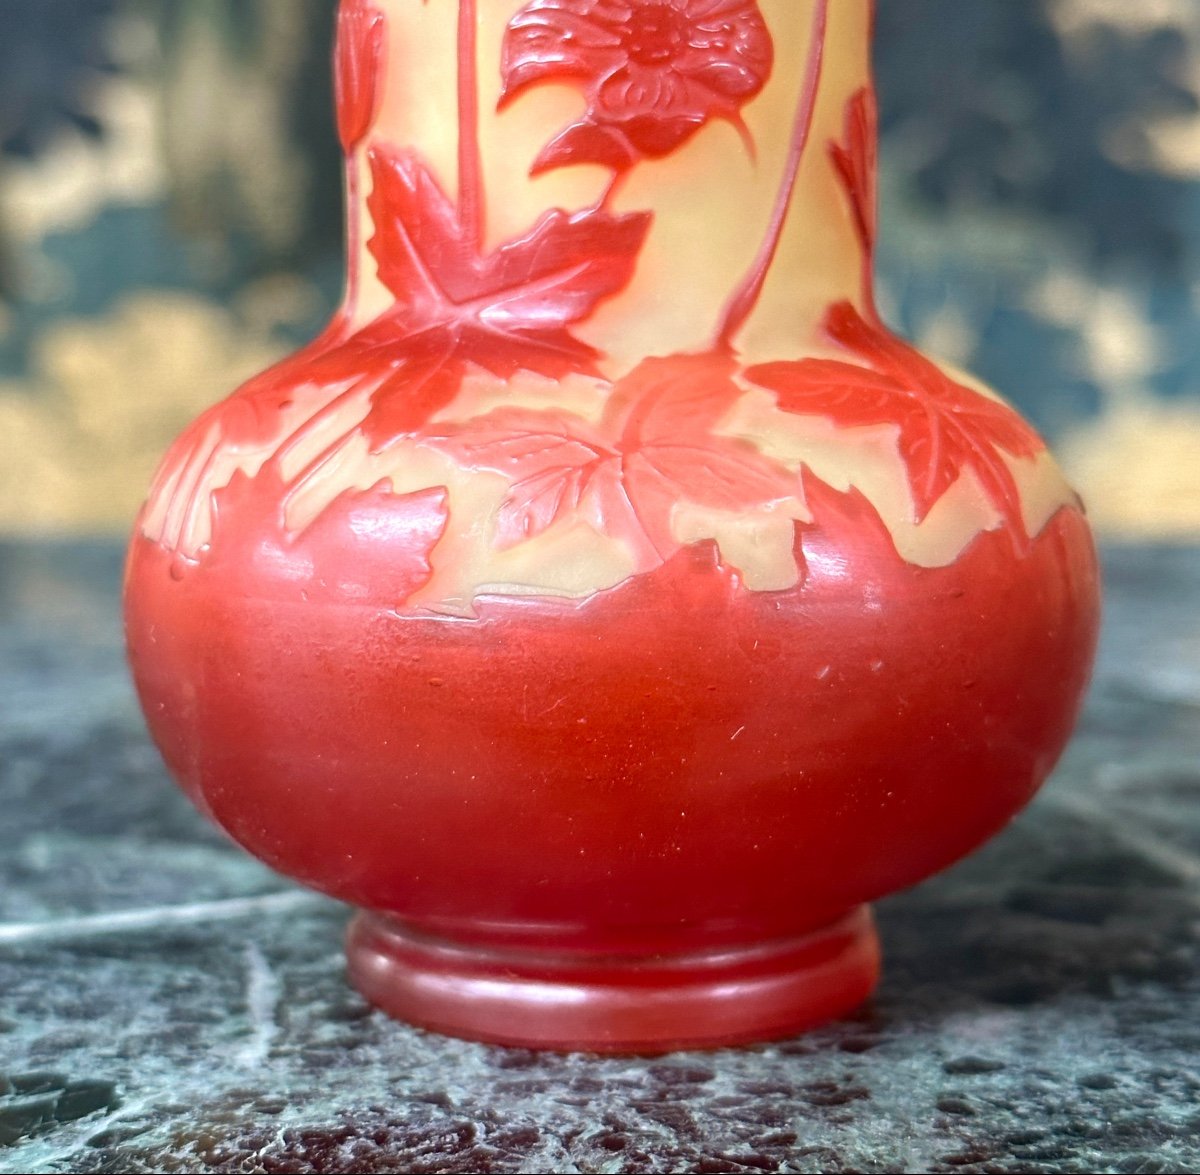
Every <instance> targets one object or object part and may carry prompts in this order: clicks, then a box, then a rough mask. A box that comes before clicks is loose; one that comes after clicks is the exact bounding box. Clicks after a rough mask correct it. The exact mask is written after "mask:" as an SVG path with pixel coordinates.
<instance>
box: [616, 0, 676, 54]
mask: <svg viewBox="0 0 1200 1175" xmlns="http://www.w3.org/2000/svg"><path fill="white" fill-rule="evenodd" d="M687 37H688V29H687V24H686V22H685V20H684V18H683V15H682V14H681V13H680V11H679V9H678V8H676V7H675V6H674V5H673V4H639V5H638V6H637V7H636V8H635V9H634V10H633V13H632V15H631V16H630V18H629V24H628V25H627V26H626V27H625V34H624V41H625V48H626V51H627V52H628V53H629V56H630V57H631V58H632V59H633V60H634V61H636V62H639V63H640V64H642V65H665V64H666V63H668V62H670V61H671V60H672V59H673V58H675V57H677V56H678V54H679V51H680V49H682V48H683V47H684V45H685V44H687Z"/></svg>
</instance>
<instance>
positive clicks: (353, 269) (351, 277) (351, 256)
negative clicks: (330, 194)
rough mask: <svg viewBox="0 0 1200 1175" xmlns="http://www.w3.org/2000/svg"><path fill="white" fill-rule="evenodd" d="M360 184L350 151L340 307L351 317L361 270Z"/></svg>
mask: <svg viewBox="0 0 1200 1175" xmlns="http://www.w3.org/2000/svg"><path fill="white" fill-rule="evenodd" d="M359 189H360V184H359V178H358V159H357V157H356V155H355V153H354V152H353V151H352V152H350V154H348V155H347V156H346V290H345V293H344V294H343V302H342V308H343V310H344V311H345V312H346V315H347V317H349V318H353V317H354V311H355V310H356V308H357V306H358V293H359V285H360V282H361V270H362V241H361V240H359V237H360V236H361V235H362V209H361V208H360V207H359V196H360V195H361V192H360V190H359Z"/></svg>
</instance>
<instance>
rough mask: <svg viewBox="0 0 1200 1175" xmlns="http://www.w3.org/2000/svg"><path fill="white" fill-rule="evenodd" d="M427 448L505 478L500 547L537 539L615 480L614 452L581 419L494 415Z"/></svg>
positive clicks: (513, 411) (520, 412)
mask: <svg viewBox="0 0 1200 1175" xmlns="http://www.w3.org/2000/svg"><path fill="white" fill-rule="evenodd" d="M426 443H428V444H431V445H433V446H434V447H435V448H438V449H441V450H442V451H444V452H446V453H448V454H449V455H450V456H451V457H453V458H454V460H455V461H457V462H458V463H459V464H460V465H462V466H464V467H466V468H468V469H490V470H492V471H493V472H495V473H500V474H503V475H504V476H505V477H507V478H508V479H509V483H510V484H509V489H508V493H507V494H506V495H505V498H504V501H503V503H502V504H501V506H500V513H499V517H498V519H497V525H496V543H497V546H499V547H502V548H503V547H511V546H514V545H515V544H516V543H519V542H523V541H524V540H525V539H530V538H534V537H535V536H537V535H539V534H541V533H542V532H543V531H544V530H546V529H548V528H549V527H550V526H551V525H553V524H554V523H555V522H556V521H558V519H559V518H562V517H563V516H565V515H567V514H570V513H572V512H574V511H577V510H579V509H580V508H581V507H582V506H583V505H584V502H585V500H586V499H587V497H588V495H589V494H595V493H598V492H599V491H600V489H601V487H602V485H603V484H605V483H608V488H610V489H611V488H612V485H611V483H612V482H613V481H614V479H616V478H617V477H619V469H618V459H619V454H618V453H617V452H616V450H614V449H613V448H612V447H611V445H610V444H609V443H608V442H607V441H606V440H605V439H604V438H603V437H602V436H601V435H600V434H599V433H597V432H596V431H595V430H593V429H592V428H591V427H590V426H589V425H588V424H587V422H586V421H585V420H583V419H582V417H578V416H573V415H571V414H570V413H566V412H558V411H552V412H537V411H532V410H529V409H524V408H499V409H497V410H496V411H495V412H490V413H488V415H486V416H484V417H481V418H480V419H478V420H475V421H472V422H471V423H469V424H466V425H461V426H457V427H455V428H453V429H450V430H448V431H446V432H445V433H442V434H440V435H438V436H435V437H432V438H430V439H429V440H428V441H427V442H426Z"/></svg>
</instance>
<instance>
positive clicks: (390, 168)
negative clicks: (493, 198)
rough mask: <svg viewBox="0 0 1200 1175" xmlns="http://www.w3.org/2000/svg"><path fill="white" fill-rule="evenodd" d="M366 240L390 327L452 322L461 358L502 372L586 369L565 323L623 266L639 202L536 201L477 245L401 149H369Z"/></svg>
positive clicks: (588, 309)
mask: <svg viewBox="0 0 1200 1175" xmlns="http://www.w3.org/2000/svg"><path fill="white" fill-rule="evenodd" d="M369 158H370V161H371V169H372V174H373V176H374V181H375V183H374V190H373V192H372V194H371V196H370V199H369V201H368V203H369V206H370V209H371V215H372V217H373V218H374V222H375V234H374V236H372V238H371V240H370V241H369V242H368V244H369V247H370V250H371V252H372V254H373V255H374V257H375V259H376V261H377V262H378V266H379V277H380V280H381V281H382V282H383V283H384V284H385V285H386V286H387V287H388V288H389V289H390V290H391V291H392V292H393V293H394V294H395V295H396V301H397V306H396V309H395V310H393V311H389V312H388V315H387V316H386V317H387V319H388V320H389V321H391V322H392V323H393V325H394V326H395V328H396V330H397V333H398V334H401V335H412V334H416V333H418V332H421V331H427V330H431V329H434V328H443V329H446V330H448V331H449V332H451V333H452V334H453V335H454V337H455V338H456V339H458V340H459V342H460V343H461V344H462V352H463V354H464V357H466V358H470V359H472V360H474V361H475V362H477V363H479V364H480V365H481V366H483V367H486V368H487V369H488V370H489V371H492V372H493V373H495V374H496V375H499V376H502V377H507V376H509V375H511V374H512V373H513V372H514V371H516V370H519V369H522V368H524V369H527V370H532V371H537V372H539V373H542V374H545V375H548V376H551V377H559V378H560V377H561V376H563V375H566V374H567V373H569V372H571V371H591V370H593V360H594V358H595V352H594V351H593V350H592V348H590V347H589V346H587V345H586V344H585V343H582V342H580V341H579V340H578V339H576V338H574V336H572V335H571V334H570V332H569V331H568V330H567V327H568V326H569V325H570V324H571V323H575V322H579V321H580V320H582V319H584V318H587V317H588V316H589V315H590V314H591V313H592V311H594V310H595V308H596V306H597V305H598V304H599V303H600V302H601V301H603V300H604V299H605V298H608V297H610V296H611V295H613V294H615V293H617V292H618V291H620V290H621V289H623V288H624V287H625V285H626V284H627V283H628V282H629V279H630V278H631V277H632V276H633V270H634V266H635V264H636V262H637V255H638V251H639V250H640V248H641V246H642V242H643V241H644V240H645V237H646V233H647V231H648V230H649V227H650V214H649V213H629V214H626V215H623V216H615V215H613V214H611V213H608V212H604V211H602V210H601V209H598V208H593V209H589V210H587V211H585V212H578V213H575V214H573V215H568V214H567V213H565V212H563V211H561V210H557V209H556V210H554V211H552V212H547V213H546V214H545V215H544V216H542V218H541V219H540V220H539V221H538V222H537V224H536V225H534V226H533V228H532V229H531V230H530V231H529V233H528V234H526V235H525V236H523V237H519V238H517V239H515V240H512V241H508V242H506V243H505V244H503V245H501V246H500V247H499V248H498V249H496V250H495V251H494V252H492V253H489V254H486V255H480V254H479V253H478V251H477V250H476V248H475V245H474V244H473V242H472V241H471V237H470V233H469V232H468V231H467V230H466V229H465V228H464V226H463V225H462V224H461V223H460V220H459V217H458V213H457V210H456V209H455V206H454V204H453V202H452V201H451V200H450V199H449V197H448V196H447V195H446V194H445V192H443V191H442V189H441V187H440V186H439V185H438V183H437V181H436V180H435V179H434V178H433V176H432V175H431V174H430V172H429V170H428V169H427V168H426V167H425V166H424V164H422V163H421V162H420V160H418V159H417V158H416V157H415V156H414V155H412V154H410V153H409V154H400V153H395V152H391V151H386V150H383V149H380V148H373V149H372V150H371V151H370V153H369Z"/></svg>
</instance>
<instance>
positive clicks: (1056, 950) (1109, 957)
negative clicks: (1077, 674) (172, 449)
mask: <svg viewBox="0 0 1200 1175" xmlns="http://www.w3.org/2000/svg"><path fill="white" fill-rule="evenodd" d="M1106 556H1107V576H1108V607H1107V620H1106V629H1105V637H1104V643H1103V647H1102V652H1101V658H1100V664H1099V668H1098V671H1097V678H1096V683H1095V687H1094V689H1093V691H1092V694H1091V698H1090V701H1089V703H1088V707H1087V709H1086V712H1085V715H1084V718H1083V721H1082V724H1081V727H1080V730H1079V733H1078V736H1077V738H1076V739H1075V741H1074V743H1073V744H1072V746H1071V748H1070V750H1069V751H1068V753H1067V756H1066V758H1065V759H1064V761H1063V763H1062V764H1061V765H1060V767H1059V769H1058V771H1057V773H1056V775H1055V777H1054V779H1053V780H1052V782H1051V784H1050V785H1049V786H1048V788H1047V789H1046V790H1045V791H1044V792H1043V793H1042V795H1041V796H1040V797H1039V798H1038V800H1037V801H1036V802H1035V803H1034V805H1033V806H1032V807H1031V808H1030V809H1029V810H1028V811H1027V812H1026V813H1025V814H1024V815H1023V816H1021V817H1020V818H1019V819H1018V820H1017V821H1016V823H1015V824H1014V825H1013V826H1012V827H1011V828H1010V829H1009V830H1008V831H1007V832H1006V833H1005V834H1004V835H1003V836H1001V837H1000V838H998V839H997V840H996V841H995V842H993V843H992V845H990V846H989V847H988V848H987V849H985V850H984V851H983V852H981V853H979V854H978V855H976V856H975V857H974V858H972V859H971V860H969V861H967V862H965V863H964V864H962V865H960V866H959V867H958V868H956V869H954V870H952V871H950V872H949V873H947V874H945V875H943V876H942V877H939V878H937V879H935V880H933V881H931V882H928V883H926V884H925V885H923V886H921V887H920V888H918V889H916V890H914V891H912V892H910V893H907V894H902V895H899V896H897V897H894V898H892V899H889V900H888V901H885V902H882V903H881V904H880V905H879V908H878V913H879V920H880V927H881V931H882V935H883V939H884V946H885V950H886V954H887V961H886V975H885V979H884V982H883V985H882V987H881V989H880V991H879V994H878V997H877V998H876V999H875V1001H874V1002H873V1004H872V1005H871V1006H870V1007H868V1008H866V1009H865V1010H863V1011H862V1012H861V1013H860V1014H859V1015H857V1016H856V1017H854V1018H853V1019H850V1020H847V1021H845V1022H842V1023H838V1024H835V1025H832V1026H830V1027H828V1028H826V1029H824V1030H822V1031H819V1032H816V1033H812V1034H809V1035H807V1036H804V1037H801V1038H799V1039H796V1040H793V1041H788V1042H785V1043H782V1044H776V1045H771V1046H766V1047H760V1048H752V1049H743V1050H728V1051H722V1052H716V1053H688V1054H679V1055H675V1056H671V1057H666V1058H660V1059H657V1060H637V1059H628V1058H609V1059H602V1058H596V1057H588V1056H552V1055H537V1054H534V1053H528V1052H523V1051H519V1050H506V1049H497V1048H488V1047H484V1046H478V1045H472V1044H467V1043H463V1042H459V1041H451V1040H445V1039H442V1038H439V1037H435V1036H431V1035H428V1034H425V1033H422V1032H419V1031H416V1030H414V1029H410V1028H407V1027H405V1026H403V1025H400V1024H396V1023H392V1022H390V1021H388V1020H386V1019H385V1018H384V1017H382V1016H381V1015H379V1014H377V1013H374V1012H372V1011H370V1010H369V1009H368V1008H367V1007H366V1006H365V1005H364V1004H363V1003H362V1001H361V1000H360V999H359V998H358V997H357V996H356V995H355V994H354V993H353V992H352V991H351V990H350V989H349V988H348V987H347V986H346V983H345V980H344V976H343V963H342V954H341V935H342V929H343V925H344V922H345V918H346V912H345V910H344V909H342V908H341V907H339V906H337V905H336V904H335V903H333V902H330V901H326V900H324V899H321V898H318V897H315V896H312V895H309V894H307V893H304V892H302V891H300V890H297V889H295V888H293V887H291V886H290V885H288V883H286V882H285V881H283V880H281V879H280V878H278V877H275V876H274V875H272V874H271V873H269V872H268V871H267V870H265V869H264V868H262V867H261V866H259V865H258V864H257V863H255V862H253V861H251V860H249V859H247V858H246V857H244V856H243V855H242V854H241V853H240V852H239V851H238V850H237V849H235V848H233V847H232V846H230V845H229V844H227V843H226V842H225V841H224V840H223V839H222V837H221V836H220V835H219V834H218V833H216V832H215V831H213V830H212V829H210V828H209V827H208V826H207V825H206V824H205V823H204V821H203V820H202V819H201V818H200V817H199V816H198V815H197V814H196V813H194V812H193V810H192V809H191V808H190V807H189V805H188V804H187V802H186V801H185V800H184V799H183V798H182V797H181V795H180V794H179V793H177V792H176V791H175V789H174V788H173V787H172V786H171V785H170V784H169V783H168V781H167V778H166V774H165V772H164V769H163V768H162V766H161V764H160V762H159V760H158V758H157V755H156V753H155V752H154V750H153V748H152V747H151V745H150V743H149V741H148V739H147V737H146V735H145V733H144V730H143V727H142V724H141V720H140V717H139V714H138V711H137V706H136V703H135V701H134V698H133V695H132V692H131V689H130V686H129V683H128V680H127V677H126V673H125V669H124V665H123V662H122V655H121V645H120V627H119V620H118V616H117V597H118V584H119V574H120V555H119V552H118V551H117V550H116V548H115V547H112V546H104V545H87V544H73V545H57V546H55V545H37V544H26V545H6V546H0V879H2V885H0V1171H5V1172H16V1171H22V1172H24V1171H70V1172H87V1171H97V1172H99V1171H111V1172H142V1171H152V1172H167V1171H171V1172H174V1171H181V1172H184V1171H187V1172H191V1171H239V1172H241V1171H246V1172H250V1171H266V1172H285V1171H296V1172H301V1171H322V1172H343V1171H345V1172H350V1171H379V1172H386V1171H404V1172H441V1171H445V1172H465V1171H512V1172H543V1171H547V1172H549V1171H568V1172H570V1171H587V1172H601V1171H611V1172H622V1171H629V1172H659V1171H689V1172H690V1171H695V1172H721V1171H796V1172H804V1171H822V1172H840V1171H863V1172H875V1171H878V1172H884V1171H899V1172H904V1171H963V1172H970V1171H996V1172H1008V1171H1038V1172H1070V1171H1118V1172H1126V1171H1127V1172H1135V1171H1145V1172H1152V1171H1191V1170H1195V1169H1196V1168H1197V1166H1198V1164H1200V1097H1198V1095H1200V982H1198V980H1197V970H1196V963H1197V956H1198V953H1200V952H1198V949H1197V946H1198V940H1200V904H1198V900H1197V899H1198V893H1200V608H1198V604H1200V591H1198V590H1197V589H1198V588H1200V552H1197V551H1194V550H1186V549H1177V550H1166V549H1148V548H1146V549H1139V548H1120V549H1112V550H1109V551H1108V552H1107V553H1106Z"/></svg>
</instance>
